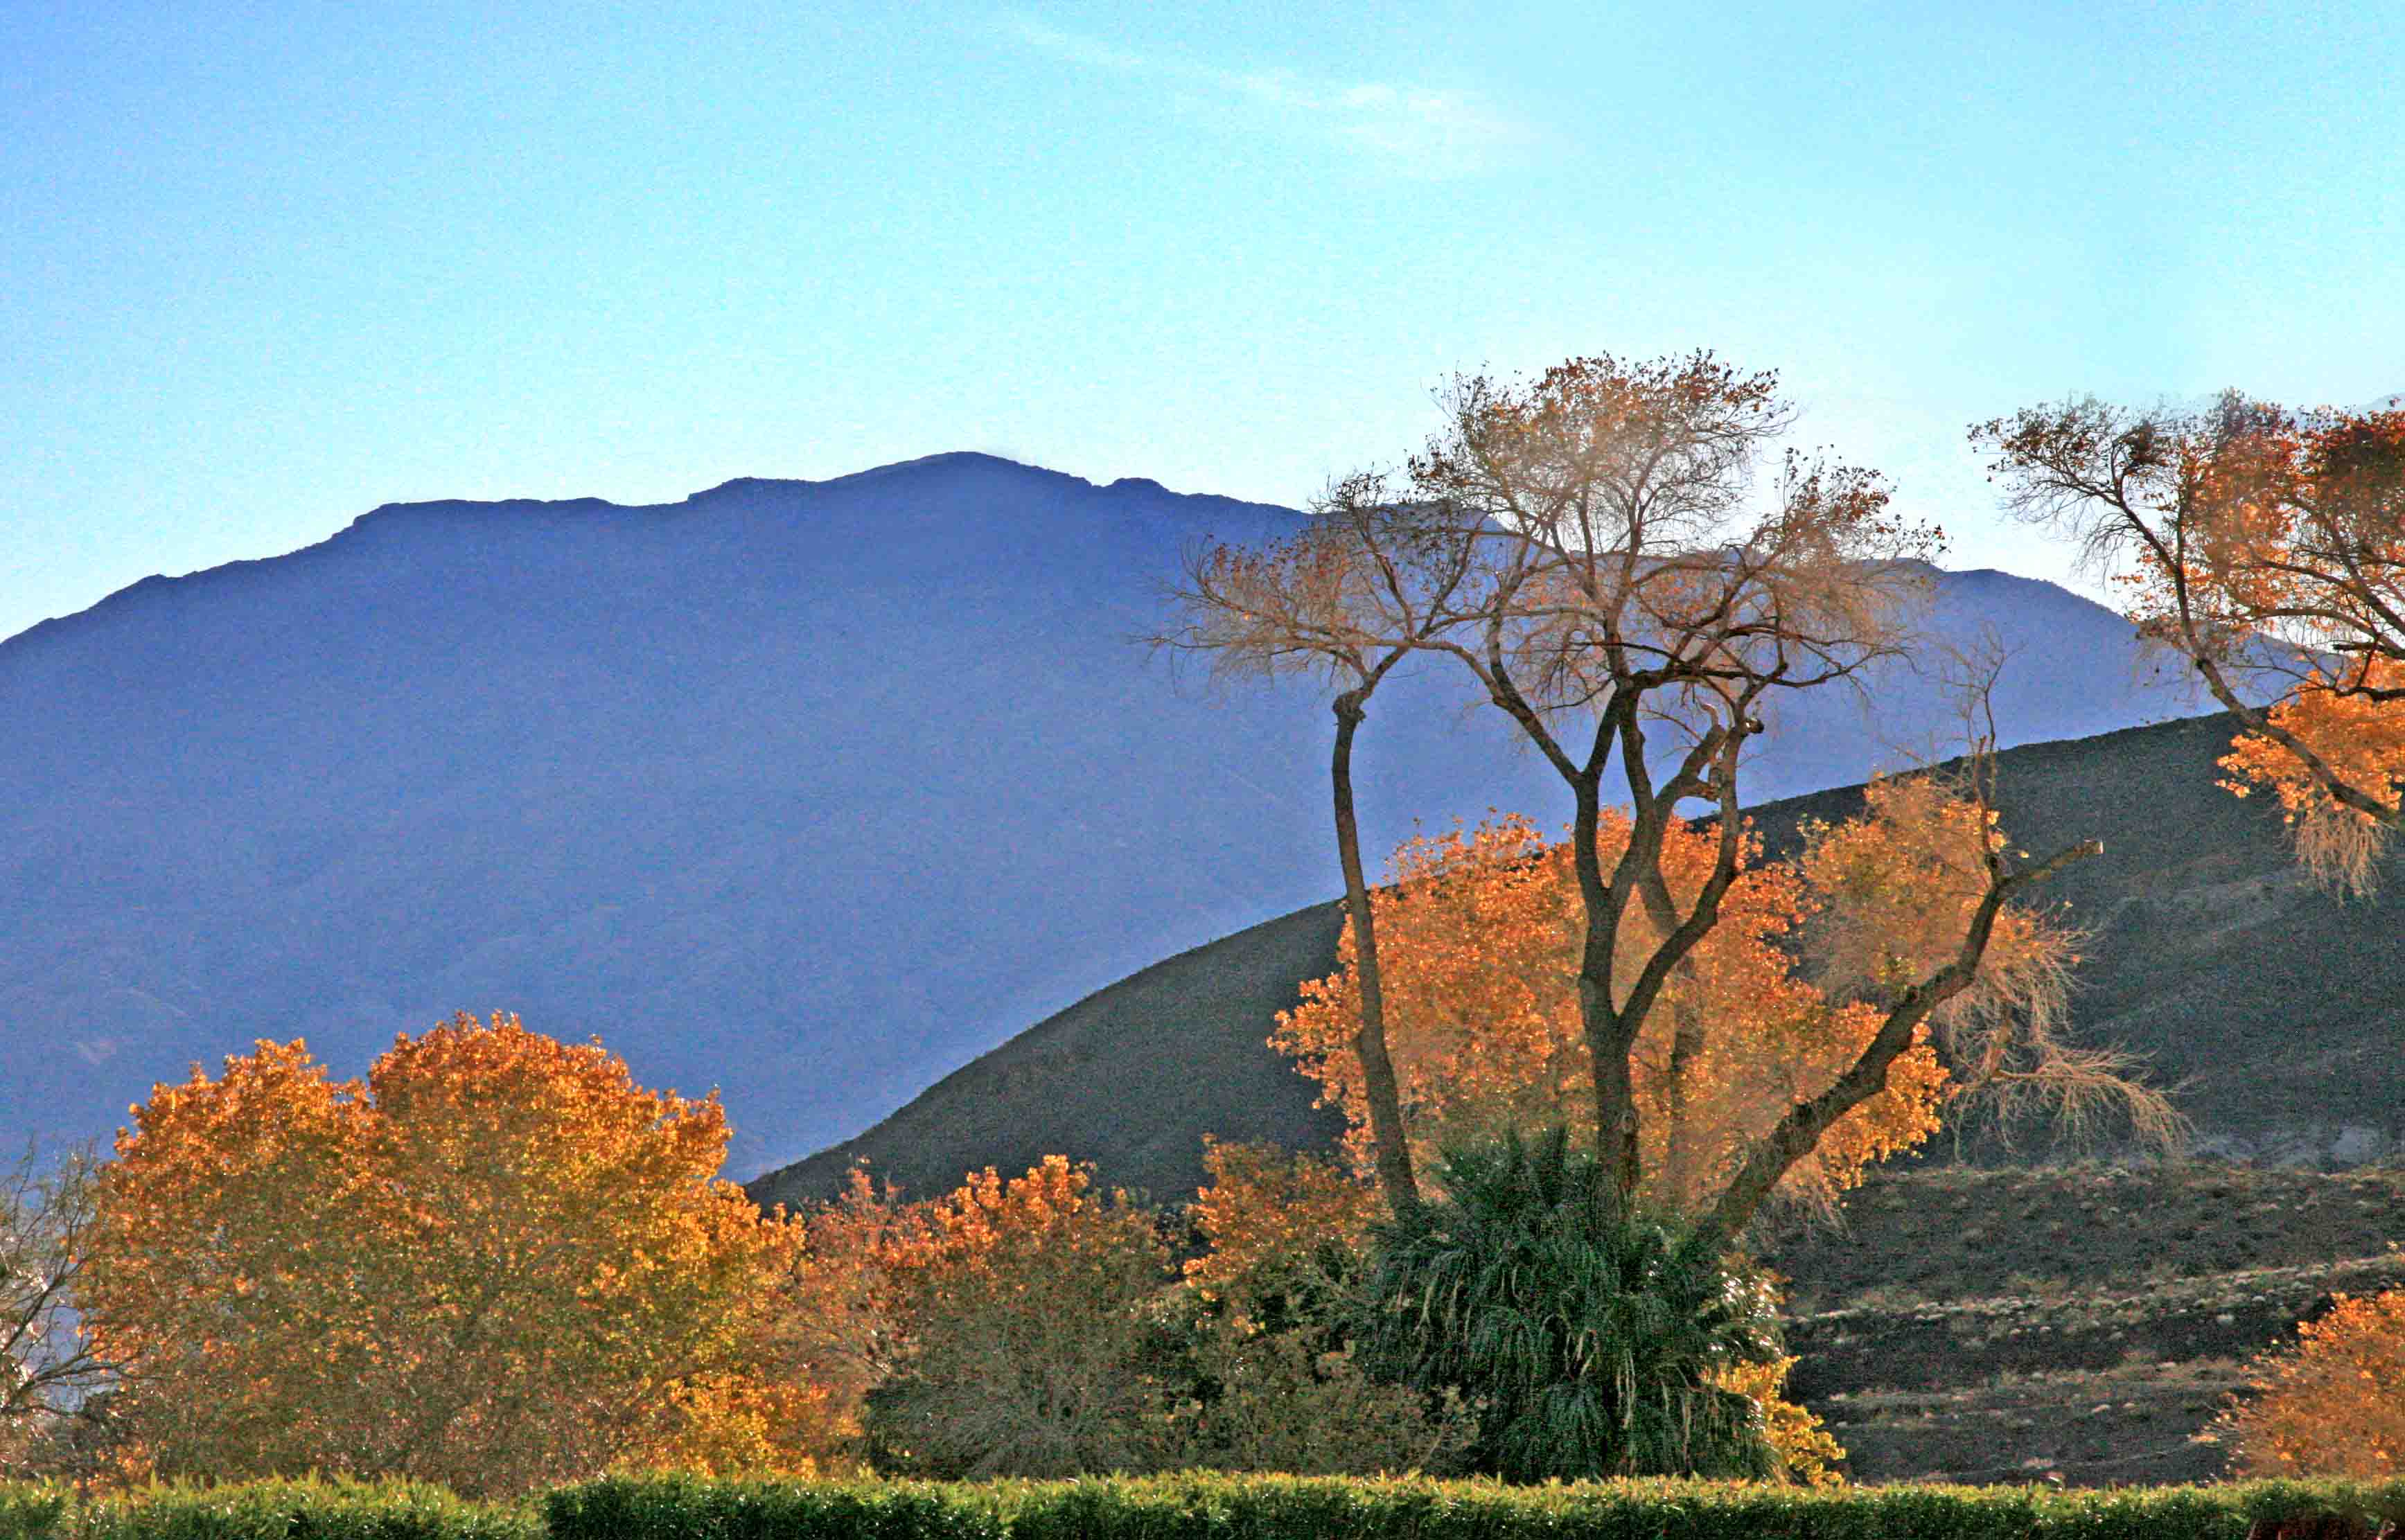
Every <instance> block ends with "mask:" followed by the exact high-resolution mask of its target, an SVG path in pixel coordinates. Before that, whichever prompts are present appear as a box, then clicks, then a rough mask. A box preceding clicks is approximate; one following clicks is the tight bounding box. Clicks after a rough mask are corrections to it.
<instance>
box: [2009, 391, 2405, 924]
mask: <svg viewBox="0 0 2405 1540" xmlns="http://www.w3.org/2000/svg"><path fill="white" fill-rule="evenodd" d="M1971 437H1972V440H1973V441H1974V442H1975V443H1977V444H1979V445H1980V446H1982V447H1983V448H1985V449H1988V450H1990V451H1991V452H1992V453H1993V454H1994V455H1995V456H1996V458H1995V461H1994V463H1993V465H1992V466H1991V468H1990V470H1991V474H1993V475H1994V476H1996V477H1998V478H2001V479H2002V481H2003V482H2004V486H2005V488H2006V491H2007V495H2008V498H2009V506H2010V507H2011V508H2012V509H2013V510H2014V511H2016V512H2017V513H2018V514H2020V515H2021V516H2023V517H2025V518H2029V519H2031V520H2032V521H2035V522H2039V523H2043V524H2046V525H2050V526H2052V527H2054V528H2056V529H2058V530H2060V531H2062V532H2063V533H2064V534H2066V535H2068V536H2069V537H2071V538H2073V539H2076V540H2078V541H2079V542H2080V544H2081V546H2082V548H2083V551H2084V553H2086V555H2087V556H2088V557H2089V559H2090V560H2091V562H2093V563H2095V564H2096V565H2098V566H2100V567H2103V568H2104V569H2105V570H2107V571H2108V572H2110V573H2111V574H2112V575H2114V576H2115V577H2116V578H2117V579H2118V580H2119V581H2121V582H2122V583H2123V584H2124V585H2125V587H2126V589H2127V591H2128V595H2129V603H2128V609H2129V613H2130V616H2131V619H2132V620H2133V621H2135V622H2136V623H2137V624H2138V626H2139V628H2140V630H2141V631H2142V632H2143V633H2145V635H2146V636H2148V637H2152V638H2154V639H2156V640H2158V641H2160V642H2162V643H2164V644H2166V645H2168V646H2170V647H2171V648H2173V650H2174V651H2177V652H2178V653H2180V654H2181V655H2183V656H2184V657H2185V658H2187V661H2188V663H2189V664H2190V665H2191V666H2192V667H2193V668H2194V669H2195V670H2196V673H2197V675H2198V677H2199V678H2200V679H2202V680H2203V682H2204V684H2205V687H2206V688H2207V689H2208V690H2210V691H2211V692H2212V693H2213V695H2214V698H2215V699H2216V700H2218V701H2219V702H2220V703H2221V705H2222V706H2223V707H2226V708H2227V709H2229V711H2230V712H2231V713H2233V714H2234V715H2235V716H2236V717H2237V718H2238V720H2239V722H2240V724H2241V726H2242V728H2243V732H2241V734H2240V735H2239V736H2238V738H2237V740H2236V742H2235V743H2233V744H2232V745H2231V748H2230V752H2229V756H2228V757H2227V758H2225V759H2224V760H2223V761H2222V765H2223V767H2224V768H2225V769H2227V770H2229V773H2230V779H2229V780H2228V781H2226V782H2225V783H2224V784H2225V785H2227V786H2228V787H2229V790H2231V791H2235V792H2237V793H2238V794H2239V795H2241V796H2244V795H2246V794H2247V793H2248V792H2250V791H2257V790H2268V791H2271V792H2273V793H2274V794H2276V795H2277V796H2278V797H2279V799H2280V802H2281V805H2282V806H2283V807H2284V808H2285V811H2286V814H2287V818H2288V822H2289V825H2290V827H2291V829H2292V830H2293V831H2294V833H2295V835H2296V841H2297V850H2298V854H2299V856H2300V859H2301V860H2302V861H2303V862H2304V864H2305V866H2306V868H2307V869H2308V870H2309V871H2311V872H2312V873H2313V874H2314V875H2315V876H2317V877H2319V878H2321V879H2322V880H2323V881H2325V882H2327V883H2328V884H2330V885H2331V886H2333V887H2337V888H2340V889H2348V890H2352V891H2354V892H2356V893H2364V892H2368V891H2370V889H2371V888H2372V887H2373V886H2374V883H2375V877H2376V874H2377V866H2376V861H2377V858H2378V856H2379V855H2380V853H2381V851H2382V850H2383V849H2384V847H2386V845H2387V843H2388V841H2389V839H2390V837H2391V836H2392V835H2393V834H2394V833H2395V831H2396V828H2397V825H2398V821H2399V816H2400V815H2399V794H2400V792H2405V410H2388V411H2364V412H2349V411H2331V410H2323V411H2318V412H2295V411H2291V410H2289V409H2287V408H2285V407H2281V406H2276V405H2273V404H2271V403H2268V402H2263V401H2256V400H2250V399H2246V398H2244V397H2243V396H2241V395H2239V394H2237V393H2236V392H2234V391H2233V392H2229V393H2227V394H2225V395H2223V396H2222V397H2221V398H2220V399H2218V400H2216V401H2215V403H2214V404H2213V405H2212V406H2211V407H2209V408H2207V409H2205V410H2203V411H2198V412H2190V411H2180V410H2173V409H2162V410H2155V411H2132V410H2130V409H2127V408H2123V407H2118V406H2113V405H2109V404H2106V403H2104V402H2102V401H2098V400H2094V399H2084V400H2073V401H2068V402H2064V403H2062V404H2060V405H2057V406H2047V407H2032V408H2029V409H2027V410H2024V411H2022V412H2020V413H2018V414H2016V415H2014V416H2012V417H2009V418H1998V419H1996V420H1994V421H1992V422H1989V423H1985V424H1982V425H1979V426H1977V427H1974V428H1973V429H1972V430H1971ZM2267 703H2268V704H2267Z"/></svg>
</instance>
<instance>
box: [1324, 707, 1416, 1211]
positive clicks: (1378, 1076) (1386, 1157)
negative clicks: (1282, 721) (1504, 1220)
mask: <svg viewBox="0 0 2405 1540" xmlns="http://www.w3.org/2000/svg"><path fill="white" fill-rule="evenodd" d="M1361 695H1362V692H1359V691H1347V692H1345V693H1343V694H1342V695H1339V696H1338V697H1337V698H1336V706H1335V711H1336V749H1335V752H1334V754H1333V755H1332V756H1331V757H1330V759H1329V782H1330V784H1331V786H1332V787H1333V790H1334V792H1335V803H1336V854H1337V858H1338V860H1339V861H1342V862H1343V867H1344V907H1345V911H1346V913H1347V914H1348V915H1349V916H1350V917H1352V921H1353V962H1354V975H1355V977H1356V978H1357V980H1358V981H1359V983H1360V987H1361V1030H1360V1032H1359V1033H1358V1034H1357V1036H1356V1037H1355V1039H1354V1046H1355V1049H1356V1050H1357V1052H1358V1053H1359V1055H1360V1056H1361V1088H1362V1094H1363V1096H1364V1097H1365V1098H1366V1099H1368V1101H1369V1103H1370V1137H1371V1143H1372V1146H1373V1147H1374V1149H1375V1150H1376V1152H1377V1159H1378V1186H1379V1188H1380V1190H1381V1191H1383V1192H1384V1193H1385V1195H1386V1206H1387V1207H1388V1208H1389V1209H1391V1210H1392V1211H1394V1214H1395V1217H1397V1218H1398V1219H1402V1218H1408V1217H1409V1216H1411V1215H1413V1214H1414V1213H1416V1212H1418V1211H1419V1205H1420V1189H1419V1183H1418V1181H1417V1180H1416V1179H1415V1178H1414V1177H1413V1173H1412V1150H1411V1145H1410V1144H1409V1143H1408V1142H1407V1141H1405V1139H1404V1136H1403V1103H1402V1096H1401V1093H1400V1092H1399V1090H1398V1088H1397V1087H1396V1085H1395V1061H1394V1059H1393V1058H1392V1057H1389V1056H1388V1054H1387V1052H1386V998H1385V985H1384V975H1382V974H1381V973H1379V971H1378V921H1377V917H1376V915H1375V914H1374V913H1373V912H1372V911H1371V907H1370V884H1369V881H1368V879H1367V878H1366V877H1365V876H1364V875H1362V871H1361V832H1360V826H1359V824H1358V822H1357V820H1356V819H1355V817H1354V812H1353V733H1354V730H1355V729H1356V728H1357V727H1359V726H1360V725H1361V719H1362V718H1363V717H1364V716H1366V715H1368V713H1367V712H1366V711H1365V710H1364V709H1363V708H1362V705H1361Z"/></svg>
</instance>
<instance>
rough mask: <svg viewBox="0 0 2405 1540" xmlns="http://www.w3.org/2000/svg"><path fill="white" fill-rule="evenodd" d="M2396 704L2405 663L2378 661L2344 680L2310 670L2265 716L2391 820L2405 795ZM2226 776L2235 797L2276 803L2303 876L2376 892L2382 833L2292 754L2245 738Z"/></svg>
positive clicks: (2403, 686)
mask: <svg viewBox="0 0 2405 1540" xmlns="http://www.w3.org/2000/svg"><path fill="white" fill-rule="evenodd" d="M2390 692H2394V693H2395V694H2393V695H2392V694H2389V693H2390ZM2400 698H2405V659H2391V658H2375V659H2371V660H2369V661H2367V662H2366V663H2365V664H2364V665H2362V666H2361V667H2360V668H2358V669H2356V670H2354V671H2351V672H2349V673H2348V674H2347V676H2346V677H2345V679H2343V680H2339V679H2332V678H2331V677H2330V676H2329V675H2328V674H2326V673H2324V672H2323V671H2322V670H2320V669H2313V670H2310V671H2309V672H2308V673H2307V675H2306V678H2305V681H2304V682H2303V683H2302V684H2301V685H2300V686H2299V687H2298V689H2297V690H2296V691H2295V693H2292V694H2290V695H2289V697H2288V698H2287V699H2285V700H2284V701H2282V702H2280V703H2279V704H2278V705H2277V706H2274V707H2271V710H2270V711H2268V712H2266V713H2265V715H2266V716H2268V717H2269V718H2270V719H2271V722H2272V724H2273V725H2275V726H2277V727H2280V728H2282V729H2284V730H2285V731H2286V732H2288V733H2291V734H2293V735H2296V736H2297V737H2298V738H2299V739H2300V740H2301V741H2302V742H2304V743H2305V744H2307V745H2308V746H2310V747H2311V748H2312V749H2313V750H2314V753H2316V754H2317V755H2319V756H2320V758H2321V759H2322V761H2323V763H2325V764H2327V765H2328V767H2329V769H2330V772H2331V773H2332V774H2333V775H2335V776H2336V777H2338V778H2339V779H2340V780H2342V782H2344V783H2345V784H2347V785H2349V786H2352V787H2355V788H2357V789H2358V790H2360V791H2363V792H2364V793H2365V794H2366V795H2368V796H2370V797H2371V798H2372V799H2374V800H2375V801H2378V802H2380V803H2381V804H2383V805H2385V806H2386V807H2387V808H2388V810H2389V812H2390V813H2391V814H2392V815H2394V814H2395V813H2396V812H2397V810H2398V796H2399V793H2400V791H2405V707H2399V706H2398V700H2399V699H2400ZM2221 768H2223V769H2224V770H2227V771H2229V779H2227V780H2225V781H2223V782H2222V783H2221V784H2222V785H2223V786H2224V787H2225V788H2227V789H2228V790H2229V791H2234V792H2236V793H2237V794H2238V795H2240V796H2242V797H2243V796H2245V795H2247V794H2248V793H2249V792H2251V791H2257V790H2268V791H2271V793H2272V794H2273V795H2275V796H2277V797H2278V798H2279V799H2280V807H2281V811H2282V812H2283V814H2284V815H2285V817H2286V819H2287V823H2288V828H2289V832H2290V833H2292V834H2293V835H2294V836H2295V838H2296V842H2297V853H2298V856H2299V858H2300V860H2301V861H2303V862H2304V864H2305V867H2306V869H2307V870H2309V871H2311V872H2313V873H2314V875H2316V876H2318V877H2320V878H2321V879H2323V880H2324V881H2326V882H2328V883H2331V884H2332V885H2334V886H2337V887H2341V888H2344V889H2352V890H2354V891H2356V892H2358V893H2369V892H2370V891H2372V890H2373V889H2375V888H2376V887H2377V886H2378V868H2377V866H2376V865H2375V864H2374V858H2376V857H2377V856H2378V855H2379V854H2380V852H2381V850H2382V849H2383V848H2384V847H2385V845H2386V843H2387V831H2386V828H2385V826H2384V824H2383V823H2382V822H2381V821H2379V820H2378V819H2373V818H2372V817H2371V816H2370V815H2369V814H2366V813H2363V812H2361V811H2358V810H2357V809H2355V808H2352V807H2348V806H2345V805H2342V804H2341V803H2339V802H2338V801H2337V800H2336V799H2335V798H2333V797H2332V796H2331V795H2330V793H2329V790H2328V787H2327V786H2326V785H2324V783H2323V782H2322V780H2321V779H2320V778H2319V777H2316V776H2314V774H2313V773H2312V772H2311V771H2310V770H2309V769H2307V768H2306V766H2305V764H2304V763H2303V762H2302V761H2300V760H2299V759H2298V758H2297V756H2296V755H2295V754H2293V753H2291V752H2289V750H2288V749H2285V747H2283V746H2282V745H2280V744H2279V743H2277V742H2275V741H2274V740H2272V739H2271V738H2269V737H2265V736H2263V735H2259V734H2252V733H2248V734H2242V735H2239V737H2238V738H2237V739H2236V741H2234V742H2233V743H2231V745H2230V746H2229V753H2228V754H2226V755H2224V756H2223V757H2222V760H2221Z"/></svg>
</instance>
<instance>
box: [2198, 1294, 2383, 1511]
mask: <svg viewBox="0 0 2405 1540" xmlns="http://www.w3.org/2000/svg"><path fill="white" fill-rule="evenodd" d="M2297 1338H2298V1339H2297V1342H2296V1344H2295V1345H2294V1346H2293V1347H2288V1348H2283V1349H2277V1350H2274V1351H2271V1352H2267V1353H2265V1354H2263V1355H2261V1356H2260V1357H2257V1359H2255V1360H2254V1361H2253V1362H2252V1363H2250V1364H2249V1365H2247V1372H2246V1379H2247V1388H2248V1392H2249V1395H2248V1396H2247V1398H2245V1399H2243V1400H2241V1401H2238V1402H2236V1403H2235V1404H2233V1405H2232V1406H2231V1407H2229V1408H2228V1409H2227V1410H2225V1411H2224V1412H2223V1413H2222V1415H2221V1418H2220V1420H2219V1421H2217V1422H2215V1425H2214V1427H2213V1429H2212V1430H2211V1437H2212V1440H2213V1441H2215V1442H2220V1443H2227V1444H2229V1445H2230V1446H2232V1449H2231V1453H2232V1456H2233V1459H2234V1462H2235V1463H2236V1465H2237V1467H2238V1470H2239V1472H2240V1473H2241V1474H2242V1475H2245V1476H2290V1477H2295V1476H2343V1477H2356V1478H2358V1479H2362V1480H2379V1479H2382V1478H2393V1477H2400V1476H2405V1290H2395V1291H2391V1292H2389V1293H2386V1294H2379V1295H2371V1296H2370V1297H2369V1298H2349V1297H2347V1296H2345V1295H2341V1296H2340V1297H2339V1300H2338V1303H2337V1305H2336V1307H2335V1308H2334V1309H2331V1310H2330V1312H2329V1313H2328V1314H2327V1315H2325V1316H2323V1317H2322V1318H2321V1319H2320V1320H2318V1321H2308V1322H2306V1323H2303V1324H2302V1325H2300V1326H2299V1327H2298V1328H2297Z"/></svg>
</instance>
